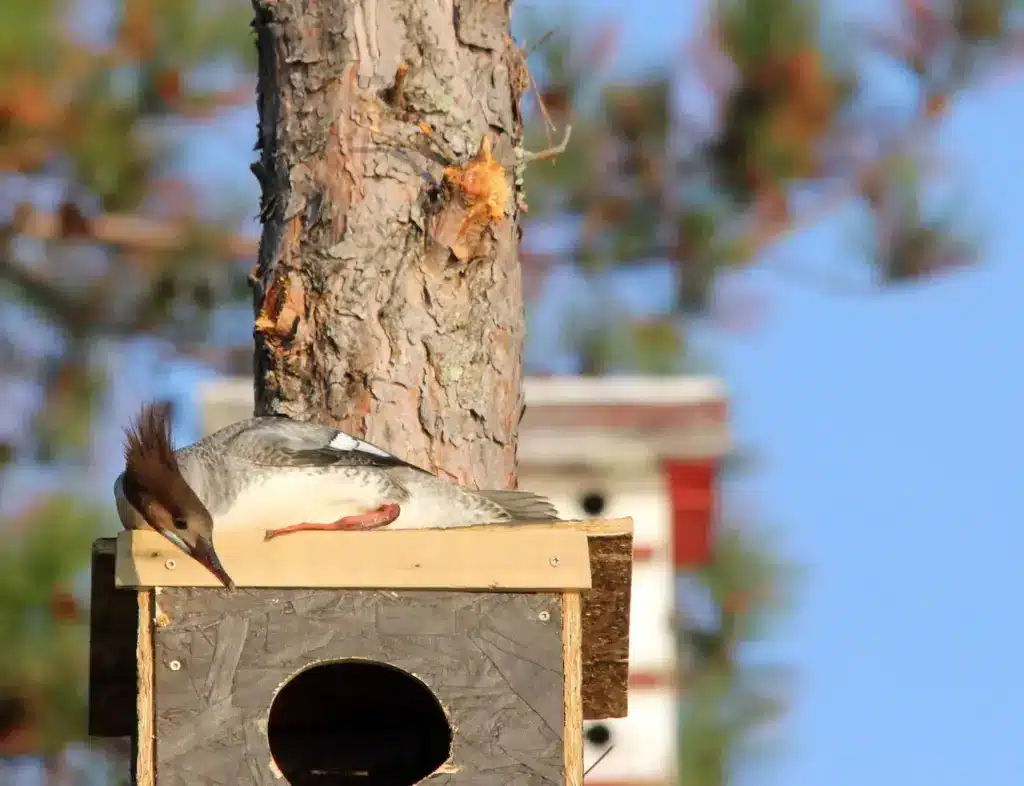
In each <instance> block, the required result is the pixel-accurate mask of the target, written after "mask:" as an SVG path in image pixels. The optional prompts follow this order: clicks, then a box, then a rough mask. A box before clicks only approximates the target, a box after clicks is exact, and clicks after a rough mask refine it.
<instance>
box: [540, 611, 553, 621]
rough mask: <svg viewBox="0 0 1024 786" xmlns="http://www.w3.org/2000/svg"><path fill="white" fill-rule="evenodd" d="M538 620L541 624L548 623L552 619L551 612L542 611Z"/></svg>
mask: <svg viewBox="0 0 1024 786" xmlns="http://www.w3.org/2000/svg"><path fill="white" fill-rule="evenodd" d="M537 619H539V620H540V621H541V622H547V621H548V620H549V619H551V612H550V611H542V612H540V613H539V614H538V615H537Z"/></svg>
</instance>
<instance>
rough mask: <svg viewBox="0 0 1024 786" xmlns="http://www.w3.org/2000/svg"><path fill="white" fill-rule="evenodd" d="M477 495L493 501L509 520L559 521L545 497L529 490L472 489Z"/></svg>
mask: <svg viewBox="0 0 1024 786" xmlns="http://www.w3.org/2000/svg"><path fill="white" fill-rule="evenodd" d="M473 493H474V494H476V495H477V496H478V497H483V498H484V499H486V500H487V501H489V502H493V503H494V504H495V505H497V506H498V507H499V508H501V509H502V510H504V511H505V513H507V514H508V517H509V519H510V520H511V521H527V522H531V521H559V520H560V519H559V518H558V511H557V510H556V509H555V506H554V505H552V504H551V502H550V501H548V500H547V499H546V498H544V497H541V496H538V495H537V494H533V493H531V492H529V491H508V490H500V491H474V492H473Z"/></svg>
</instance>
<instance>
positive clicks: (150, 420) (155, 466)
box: [124, 404, 181, 493]
mask: <svg viewBox="0 0 1024 786" xmlns="http://www.w3.org/2000/svg"><path fill="white" fill-rule="evenodd" d="M124 464H125V469H124V474H125V480H126V481H127V482H128V483H129V484H131V485H135V486H137V487H140V488H142V489H146V490H147V491H150V492H151V493H152V492H154V491H159V490H162V489H165V488H167V487H168V486H169V485H171V484H173V482H174V480H175V479H176V478H177V477H179V476H180V474H181V470H180V469H179V468H178V459H177V457H176V456H175V455H174V448H173V447H172V445H171V413H170V407H169V406H168V405H166V404H146V405H145V406H143V408H142V412H140V413H139V416H138V417H137V418H136V419H135V421H134V422H133V423H132V424H131V425H130V426H128V428H127V429H125V442H124Z"/></svg>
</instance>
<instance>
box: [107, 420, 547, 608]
mask: <svg viewBox="0 0 1024 786" xmlns="http://www.w3.org/2000/svg"><path fill="white" fill-rule="evenodd" d="M124 459H125V468H124V471H123V472H121V474H119V475H118V476H117V478H116V480H115V481H114V498H115V501H116V505H117V512H118V517H119V519H120V521H121V524H122V526H123V527H124V528H125V529H129V530H134V529H152V530H156V531H157V532H159V533H160V534H162V535H163V536H164V537H165V538H167V539H168V540H169V541H171V543H173V544H174V545H175V546H176V547H178V548H179V549H181V550H182V551H184V552H185V553H186V554H188V555H189V556H191V557H193V558H194V559H195V560H196V561H198V562H199V563H200V564H202V565H203V566H204V567H206V569H207V570H209V571H210V572H211V573H212V574H213V575H214V576H216V577H217V579H218V580H219V581H220V582H221V583H223V584H224V586H226V587H228V588H233V587H234V586H235V585H234V582H233V581H232V579H231V577H230V576H229V575H228V573H227V571H226V570H225V569H224V567H223V565H222V564H221V561H220V559H219V557H218V555H217V552H216V549H215V548H214V533H215V532H216V533H221V532H225V531H228V530H235V529H239V528H250V529H261V530H263V531H264V538H265V539H267V540H270V539H273V538H277V537H280V536H282V535H287V534H290V533H295V532H301V531H310V530H335V531H345V530H349V531H352V530H373V529H381V528H385V527H386V528H388V529H435V528H450V527H467V526H473V525H476V524H491V523H495V524H500V523H508V522H530V523H533V522H551V521H558V520H559V518H558V512H557V510H556V508H555V506H554V505H552V503H551V502H550V501H549V500H548V499H547V498H545V497H542V496H539V495H537V494H533V493H531V492H528V491H519V490H508V489H500V490H499V489H485V490H477V489H470V488H468V487H466V486H462V485H460V484H458V483H455V482H453V481H451V480H447V479H445V478H441V477H439V476H437V475H435V474H433V473H431V472H429V471H427V470H425V469H423V468H421V467H418V466H416V465H414V464H412V463H410V462H408V461H405V460H404V459H402V458H399V457H398V456H396V455H394V454H393V453H391V452H389V451H387V450H384V449H383V448H380V447H378V446H376V445H373V444H371V443H369V442H366V441H365V440H362V439H359V438H357V437H355V436H352V435H351V434H348V433H346V432H344V431H342V430H340V429H336V428H333V427H330V426H325V425H321V424H319V423H314V422H307V421H298V420H293V419H291V418H288V417H285V416H278V415H271V416H263V417H253V418H247V419H245V420H241V421H238V422H235V423H232V424H230V425H228V426H225V427H224V428H222V429H220V430H218V431H216V432H214V433H213V434H211V435H209V436H207V437H204V438H203V439H200V440H199V441H198V442H195V443H193V444H191V445H188V446H186V447H182V448H178V449H175V448H174V447H173V434H172V427H171V417H170V410H169V407H167V406H164V405H159V404H147V405H144V406H143V407H142V410H141V412H140V414H139V415H138V416H137V417H136V418H135V419H134V421H133V422H132V423H131V424H130V425H129V426H128V428H126V430H125V443H124Z"/></svg>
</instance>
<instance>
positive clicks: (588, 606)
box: [479, 518, 633, 720]
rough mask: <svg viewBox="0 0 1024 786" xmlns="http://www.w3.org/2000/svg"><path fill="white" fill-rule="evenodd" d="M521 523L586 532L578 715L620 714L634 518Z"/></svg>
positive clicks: (623, 704) (595, 717)
mask: <svg viewBox="0 0 1024 786" xmlns="http://www.w3.org/2000/svg"><path fill="white" fill-rule="evenodd" d="M488 526H490V525H488ZM521 526H522V527H524V528H529V529H544V528H550V527H573V528H574V529H577V530H579V531H581V532H585V533H586V534H587V537H588V541H589V548H590V575H591V588H590V590H588V591H585V592H583V717H584V718H585V719H586V720H603V719H606V718H624V717H625V716H626V714H627V711H628V709H629V702H628V685H629V604H630V596H631V589H632V578H633V520H632V519H630V518H621V519H592V520H588V521H572V522H559V523H558V524H523V525H521ZM479 529H486V527H480V528H479Z"/></svg>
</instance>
